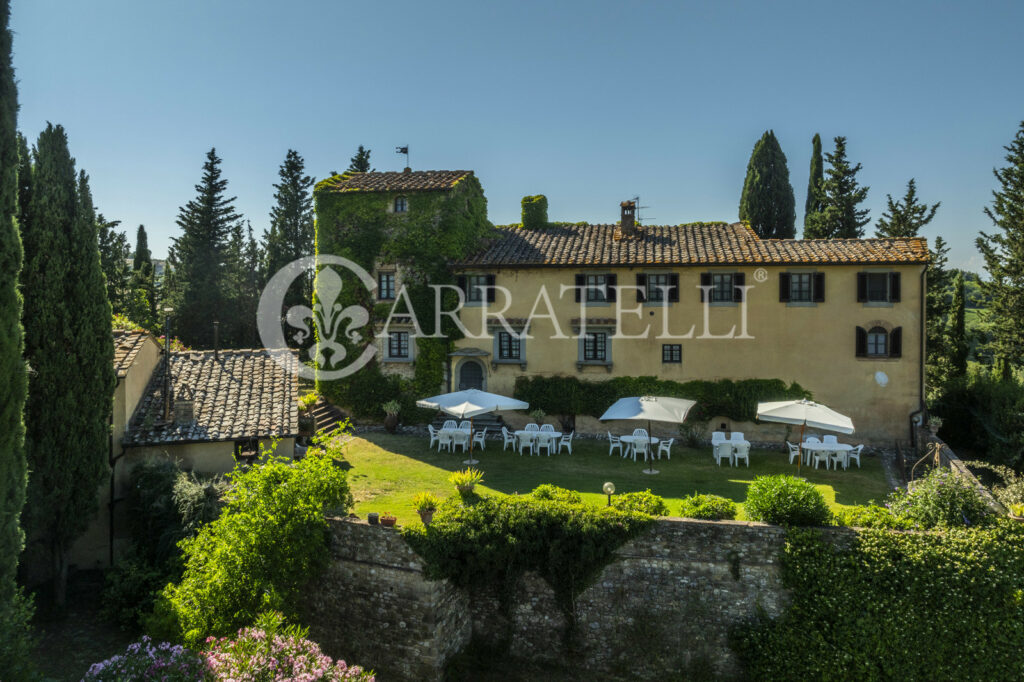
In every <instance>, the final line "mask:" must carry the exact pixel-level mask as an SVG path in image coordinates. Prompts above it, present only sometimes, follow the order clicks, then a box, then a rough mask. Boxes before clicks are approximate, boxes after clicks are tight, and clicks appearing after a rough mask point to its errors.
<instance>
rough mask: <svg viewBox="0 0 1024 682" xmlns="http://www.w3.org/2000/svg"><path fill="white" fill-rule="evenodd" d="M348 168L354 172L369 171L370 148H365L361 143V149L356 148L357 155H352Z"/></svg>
mask: <svg viewBox="0 0 1024 682" xmlns="http://www.w3.org/2000/svg"><path fill="white" fill-rule="evenodd" d="M348 170H349V171H351V172H353V173H369V172H370V150H369V149H365V148H364V147H363V145H359V149H357V150H356V155H355V156H353V157H352V159H351V160H350V162H349V164H348Z"/></svg>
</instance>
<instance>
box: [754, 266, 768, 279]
mask: <svg viewBox="0 0 1024 682" xmlns="http://www.w3.org/2000/svg"><path fill="white" fill-rule="evenodd" d="M754 279H756V280H757V281H758V282H764V281H765V280H767V279H768V271H767V270H765V269H764V268H758V269H757V270H754Z"/></svg>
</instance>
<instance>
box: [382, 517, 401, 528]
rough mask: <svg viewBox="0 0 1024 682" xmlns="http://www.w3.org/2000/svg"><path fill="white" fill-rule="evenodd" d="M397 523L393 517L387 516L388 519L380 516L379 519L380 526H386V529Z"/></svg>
mask: <svg viewBox="0 0 1024 682" xmlns="http://www.w3.org/2000/svg"><path fill="white" fill-rule="evenodd" d="M397 521H398V519H396V518H395V517H393V516H388V517H384V516H382V517H381V519H380V525H382V526H387V527H388V528H391V527H392V526H393V525H395V523H396V522H397Z"/></svg>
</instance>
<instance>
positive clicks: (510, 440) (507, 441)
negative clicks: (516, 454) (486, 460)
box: [501, 426, 516, 452]
mask: <svg viewBox="0 0 1024 682" xmlns="http://www.w3.org/2000/svg"><path fill="white" fill-rule="evenodd" d="M501 437H502V439H504V442H503V443H502V444H501V449H502V451H503V452H504V451H505V450H508V446H509V445H511V446H512V449H513V450H515V449H516V434H514V433H512V432H510V431H509V430H508V427H506V426H502V427H501Z"/></svg>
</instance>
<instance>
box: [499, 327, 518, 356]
mask: <svg viewBox="0 0 1024 682" xmlns="http://www.w3.org/2000/svg"><path fill="white" fill-rule="evenodd" d="M519 344H520V339H519V335H518V334H509V333H508V332H498V359H499V360H519V359H521V358H522V355H521V354H520V350H521V346H520V345H519Z"/></svg>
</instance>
